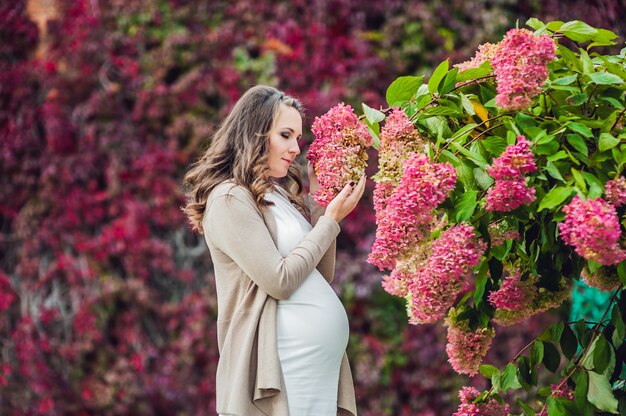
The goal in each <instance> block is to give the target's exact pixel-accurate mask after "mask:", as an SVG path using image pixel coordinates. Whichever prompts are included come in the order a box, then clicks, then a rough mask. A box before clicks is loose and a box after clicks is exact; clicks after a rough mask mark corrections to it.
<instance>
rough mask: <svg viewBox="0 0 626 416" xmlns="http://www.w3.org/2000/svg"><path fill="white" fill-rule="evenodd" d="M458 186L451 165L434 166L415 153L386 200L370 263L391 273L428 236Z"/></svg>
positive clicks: (424, 157) (438, 164)
mask: <svg viewBox="0 0 626 416" xmlns="http://www.w3.org/2000/svg"><path fill="white" fill-rule="evenodd" d="M455 183H456V171H455V169H454V167H453V166H452V165H451V164H449V163H432V162H431V161H430V160H429V158H428V156H426V155H423V154H416V153H414V154H412V155H411V156H410V157H409V159H408V160H407V161H406V164H405V168H404V173H403V175H402V180H401V182H400V184H399V185H398V187H397V188H396V190H395V192H394V193H393V194H392V195H391V196H390V197H389V198H388V200H387V205H386V209H385V215H384V216H381V218H380V220H379V221H378V228H377V230H376V240H375V241H374V244H373V246H372V252H371V253H370V255H369V256H368V259H367V260H368V262H370V263H371V264H373V265H375V266H377V267H378V268H379V269H380V270H383V269H389V270H392V269H393V268H394V267H395V265H396V261H397V259H398V258H399V257H402V256H403V255H405V254H406V253H407V252H408V251H409V250H410V249H411V248H412V247H414V246H415V245H417V243H418V242H419V241H420V240H422V239H423V238H424V237H425V236H426V235H427V234H426V233H427V232H429V230H430V225H431V223H432V222H433V213H432V211H433V209H435V208H436V207H437V205H439V204H440V203H442V202H443V201H444V200H445V199H446V198H447V197H448V194H449V193H450V191H451V190H452V189H453V188H454V185H455Z"/></svg>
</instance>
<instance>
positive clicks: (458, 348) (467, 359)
mask: <svg viewBox="0 0 626 416" xmlns="http://www.w3.org/2000/svg"><path fill="white" fill-rule="evenodd" d="M445 324H446V326H447V327H448V343H447V345H446V352H447V353H448V361H449V362H450V364H451V365H452V368H453V369H454V371H456V372H457V373H459V374H467V375H470V376H473V375H475V374H476V373H477V372H478V367H479V366H480V363H481V362H482V359H483V357H484V356H485V354H487V351H488V350H489V347H491V341H492V340H493V337H494V336H495V331H494V329H493V328H478V329H476V330H475V331H472V330H471V329H470V327H469V325H468V323H467V321H459V322H457V320H456V310H455V309H454V308H451V309H450V312H449V313H448V316H447V317H446V319H445Z"/></svg>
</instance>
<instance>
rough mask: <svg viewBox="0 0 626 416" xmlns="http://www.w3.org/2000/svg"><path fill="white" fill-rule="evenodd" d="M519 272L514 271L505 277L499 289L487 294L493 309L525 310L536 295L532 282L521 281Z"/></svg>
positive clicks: (529, 280)
mask: <svg viewBox="0 0 626 416" xmlns="http://www.w3.org/2000/svg"><path fill="white" fill-rule="evenodd" d="M521 275H522V274H521V272H520V271H519V270H515V271H513V272H512V273H511V275H510V276H508V277H506V278H505V279H504V280H503V282H502V284H501V285H500V288H499V289H498V290H496V291H495V292H491V293H490V294H489V303H491V304H492V305H493V306H494V307H495V308H499V309H504V310H507V311H516V310H520V309H523V308H526V307H527V306H528V305H529V304H530V303H531V302H532V301H533V300H534V299H535V296H536V295H537V290H536V288H535V285H534V284H533V281H532V280H531V279H528V280H526V281H522V280H521Z"/></svg>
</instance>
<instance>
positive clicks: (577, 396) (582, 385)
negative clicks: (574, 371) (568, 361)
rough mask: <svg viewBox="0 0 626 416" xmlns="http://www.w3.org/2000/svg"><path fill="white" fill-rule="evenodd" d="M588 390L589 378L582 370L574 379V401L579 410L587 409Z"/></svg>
mask: <svg viewBox="0 0 626 416" xmlns="http://www.w3.org/2000/svg"><path fill="white" fill-rule="evenodd" d="M588 389H589V376H587V372H586V371H584V370H582V371H580V372H579V373H578V375H577V378H576V390H574V401H575V402H576V407H578V409H579V410H583V409H584V408H585V407H587V392H588Z"/></svg>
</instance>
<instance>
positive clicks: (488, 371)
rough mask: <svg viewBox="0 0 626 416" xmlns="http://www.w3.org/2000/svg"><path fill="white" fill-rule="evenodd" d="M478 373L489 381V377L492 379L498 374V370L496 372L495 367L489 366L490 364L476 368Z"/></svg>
mask: <svg viewBox="0 0 626 416" xmlns="http://www.w3.org/2000/svg"><path fill="white" fill-rule="evenodd" d="M478 371H479V372H480V374H482V375H483V376H484V377H485V378H489V379H491V377H493V375H494V374H500V370H498V368H497V367H494V366H493V365H490V364H481V365H480V366H479V367H478Z"/></svg>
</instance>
